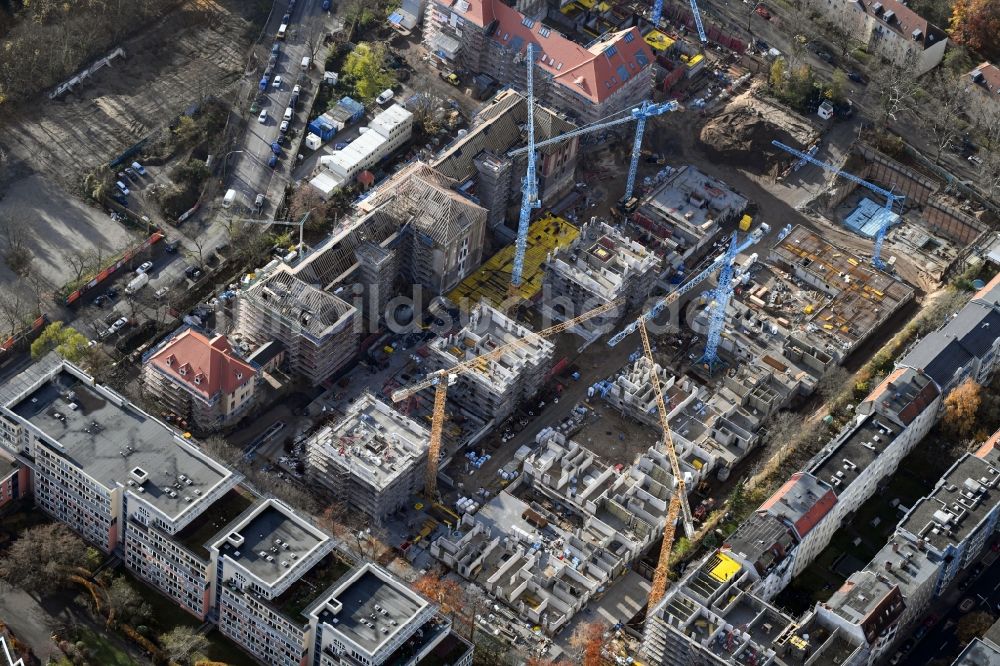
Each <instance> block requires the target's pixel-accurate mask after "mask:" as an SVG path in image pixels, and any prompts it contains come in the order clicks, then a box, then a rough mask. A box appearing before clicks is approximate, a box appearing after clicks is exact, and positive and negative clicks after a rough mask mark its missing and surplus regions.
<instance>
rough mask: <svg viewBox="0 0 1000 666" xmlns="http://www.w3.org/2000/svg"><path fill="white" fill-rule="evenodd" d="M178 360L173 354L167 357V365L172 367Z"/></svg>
mask: <svg viewBox="0 0 1000 666" xmlns="http://www.w3.org/2000/svg"><path fill="white" fill-rule="evenodd" d="M176 362H177V357H176V356H174V355H173V354H171V355H170V356H168V357H167V367H172V366H173V365H174V363H176Z"/></svg>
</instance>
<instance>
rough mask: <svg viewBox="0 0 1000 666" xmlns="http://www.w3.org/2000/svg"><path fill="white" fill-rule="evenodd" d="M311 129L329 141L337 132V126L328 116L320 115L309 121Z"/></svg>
mask: <svg viewBox="0 0 1000 666" xmlns="http://www.w3.org/2000/svg"><path fill="white" fill-rule="evenodd" d="M309 131H310V132H312V133H313V134H315V135H316V136H318V137H319V138H321V139H323V141H329V140H330V139H332V138H333V135H334V134H336V133H337V127H336V125H334V124H333V123H332V122H330V120H329V119H328V118H326V116H320V117H319V118H315V119H314V120H313V121H312V122H310V123H309Z"/></svg>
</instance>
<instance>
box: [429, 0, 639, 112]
mask: <svg viewBox="0 0 1000 666" xmlns="http://www.w3.org/2000/svg"><path fill="white" fill-rule="evenodd" d="M529 43H533V44H535V53H536V54H538V60H537V65H536V71H535V74H534V79H535V81H534V85H535V96H536V97H537V98H538V99H539V100H541V101H542V103H543V104H546V105H547V106H551V107H553V108H555V109H557V110H559V111H562V112H564V113H566V114H567V115H569V116H570V117H573V118H577V119H579V120H581V121H583V122H594V121H596V120H598V119H600V118H604V117H606V116H608V115H610V114H612V113H614V112H616V111H621V110H622V109H625V108H627V107H628V106H631V105H634V104H637V103H639V102H641V101H642V100H643V99H645V98H646V97H647V96H648V95H649V89H650V86H651V84H652V81H653V52H652V50H651V49H650V48H649V46H648V45H647V44H646V43H645V42H644V41H643V39H642V35H641V33H640V32H639V30H638V28H630V29H628V30H620V31H616V32H611V33H609V34H607V35H605V36H603V37H601V38H599V39H597V40H595V41H594V42H593V43H591V44H590V45H588V46H587V47H584V46H581V45H580V44H577V43H575V42H573V41H572V40H570V39H568V38H566V37H564V36H563V35H561V34H559V33H558V32H556V31H555V30H553V29H552V28H550V27H548V26H546V25H544V24H543V23H542V22H541V21H540V20H535V19H534V18H530V17H528V16H525V15H524V14H522V13H521V12H520V11H518V10H517V9H515V8H514V7H511V6H508V5H507V4H504V3H502V2H498V1H495V0H435V1H434V2H432V3H430V4H429V6H428V8H427V12H426V17H425V19H424V45H425V46H426V47H427V49H428V50H429V51H430V52H431V54H432V62H434V63H435V64H436V65H438V66H439V67H441V68H443V69H446V70H451V69H457V68H462V69H468V70H472V71H475V72H481V73H483V74H487V75H489V76H491V77H493V78H494V79H496V80H497V81H499V82H500V83H501V84H504V85H512V86H513V87H514V88H516V89H518V90H524V89H525V85H526V77H527V71H526V70H527V67H526V66H525V64H524V54H525V52H526V50H527V45H528V44H529Z"/></svg>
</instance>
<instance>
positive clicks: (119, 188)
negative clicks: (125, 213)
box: [115, 180, 131, 196]
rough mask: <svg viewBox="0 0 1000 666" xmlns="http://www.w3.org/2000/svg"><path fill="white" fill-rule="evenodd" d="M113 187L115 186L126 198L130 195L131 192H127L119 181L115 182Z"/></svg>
mask: <svg viewBox="0 0 1000 666" xmlns="http://www.w3.org/2000/svg"><path fill="white" fill-rule="evenodd" d="M115 186H117V187H118V190H119V191H120V192H121V193H122V194H124V195H125V196H128V195H129V194H131V192H130V191H129V189H128V188H127V187H126V186H125V183H123V182H122V181H120V180H118V181H115Z"/></svg>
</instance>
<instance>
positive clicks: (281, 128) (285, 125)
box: [278, 120, 288, 134]
mask: <svg viewBox="0 0 1000 666" xmlns="http://www.w3.org/2000/svg"><path fill="white" fill-rule="evenodd" d="M278 131H279V132H281V133H282V134H284V133H285V132H287V131H288V121H287V120H282V121H281V125H279V126H278Z"/></svg>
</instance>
